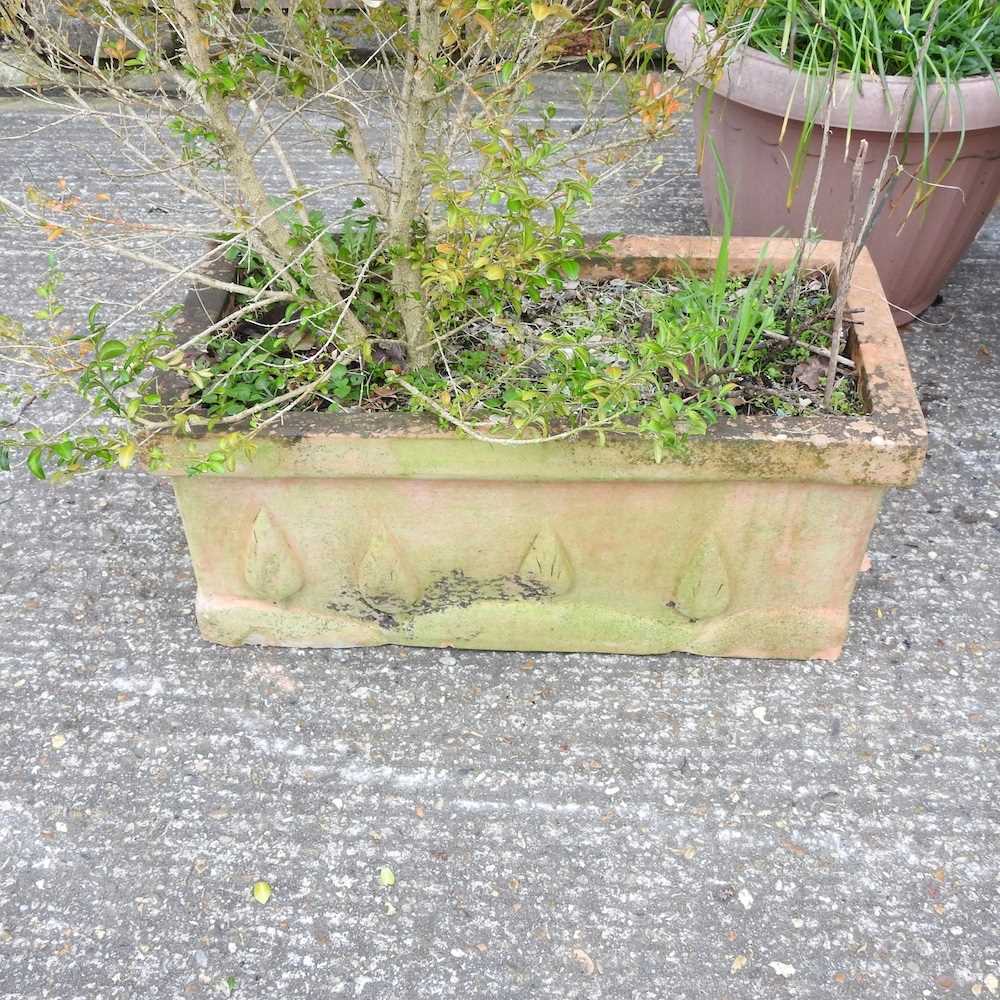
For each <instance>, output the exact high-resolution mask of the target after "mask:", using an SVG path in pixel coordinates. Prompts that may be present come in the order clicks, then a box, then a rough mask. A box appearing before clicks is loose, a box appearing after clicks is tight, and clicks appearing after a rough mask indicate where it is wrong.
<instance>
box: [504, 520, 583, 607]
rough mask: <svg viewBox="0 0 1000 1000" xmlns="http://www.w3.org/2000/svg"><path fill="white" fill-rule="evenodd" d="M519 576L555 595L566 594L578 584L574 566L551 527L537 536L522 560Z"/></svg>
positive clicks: (544, 529)
mask: <svg viewBox="0 0 1000 1000" xmlns="http://www.w3.org/2000/svg"><path fill="white" fill-rule="evenodd" d="M517 575H518V576H519V577H521V579H522V580H531V581H534V582H537V583H539V584H541V585H542V586H543V587H545V589H546V590H547V591H548V592H549V593H551V594H554V595H557V596H558V595H560V594H566V593H568V592H569V591H570V590H572V589H573V584H574V583H575V582H576V580H575V577H574V575H573V566H572V564H571V563H570V561H569V556H568V555H567V554H566V549H565V547H564V546H563V543H562V542H561V541H559V536H558V535H557V534H556V533H555V532H554V531H553V530H552V529H551V528H549V527H545V528H542V530H541V531H539V532H538V534H537V535H535V537H534V539H533V540H532V542H531V546H530V547H529V548H528V552H527V554H526V555H525V557H524V558H523V559H522V560H521V566H520V568H519V569H518V571H517Z"/></svg>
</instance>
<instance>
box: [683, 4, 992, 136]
mask: <svg viewBox="0 0 1000 1000" xmlns="http://www.w3.org/2000/svg"><path fill="white" fill-rule="evenodd" d="M717 44H718V40H717V38H716V32H715V29H714V28H713V27H712V26H711V25H709V24H707V23H706V22H705V19H704V18H703V17H702V15H701V13H700V12H699V11H698V10H696V9H695V7H694V6H692V5H691V4H690V3H686V4H684V5H683V6H682V7H679V8H678V9H677V10H676V11H675V12H674V16H673V17H672V18H671V20H670V24H669V26H668V28H667V34H666V47H667V50H668V51H669V52H670V54H671V56H673V58H674V59H675V60H676V62H677V64H678V65H679V66H680V67H681V68H682V69H683V70H685V71H686V72H689V73H691V74H692V75H693V76H694V77H695V78H696V79H698V78H699V77H701V78H704V77H705V76H706V75H707V74H706V72H705V67H706V63H707V60H708V58H709V57H710V55H711V54H712V51H713V46H715V45H717ZM819 80H820V78H818V77H812V76H809V75H808V74H806V73H803V72H802V71H801V70H797V69H794V68H792V67H790V66H788V65H786V64H785V63H783V62H782V61H781V60H780V59H776V58H775V57H774V56H772V55H769V54H768V53H766V52H762V51H761V50H759V49H755V48H752V47H751V46H749V45H740V46H739V47H738V49H737V51H736V54H735V55H734V56H733V57H732V58H731V59H730V60H729V62H728V63H727V65H726V68H725V70H724V72H723V73H722V75H721V77H720V78H719V79H718V81H717V82H716V83H715V85H714V92H715V93H716V94H718V95H720V96H721V97H724V98H727V99H728V100H732V101H738V102H739V103H740V104H744V105H746V106H747V107H751V108H755V109H756V110H758V111H764V112H766V113H768V114H771V115H776V116H777V117H779V118H782V119H783V118H785V117H786V115H787V116H788V117H789V118H791V119H794V120H797V121H805V120H807V119H808V118H809V117H814V118H815V120H816V121H817V124H820V123H821V122H822V120H823V116H824V115H825V113H826V105H825V103H824V104H823V105H822V107H821V108H820V110H818V111H816V112H814V113H813V115H812V116H810V115H809V113H808V111H807V109H808V106H809V95H808V94H807V93H806V91H807V89H809V88H808V83H809V82H810V81H812V82H819ZM859 80H860V84H861V85H860V87H859V86H858V81H859ZM910 80H911V78H910V77H907V76H887V77H886V78H885V85H884V86H883V83H882V80H881V79H880V78H879V77H878V76H872V75H871V74H862V75H861V76H860V77H855V76H853V75H852V74H849V73H840V74H838V76H837V82H836V83H835V84H834V98H833V100H834V107H833V113H832V115H831V125H833V126H834V127H835V128H842V129H851V130H853V131H858V132H886V133H890V132H892V127H893V122H894V121H895V117H896V109H897V108H898V107H899V106H900V103H901V102H902V100H903V97H904V96H905V93H906V89H907V87H908V86H909V84H910ZM927 93H928V102H927V107H928V111H929V114H928V115H927V116H925V114H924V111H923V109H922V108H917V109H916V110H915V113H914V117H913V122H912V124H911V125H910V127H909V129H908V131H909V133H910V134H911V135H913V134H917V135H922V134H923V131H924V124H925V120H926V118H929V124H930V131H931V133H934V134H938V133H960V132H962V131H965V132H972V131H976V130H979V129H990V128H1000V91H998V89H997V84H996V82H995V81H994V79H993V78H992V77H990V76H971V77H965V78H964V79H962V80H959V81H958V82H957V83H955V84H951V85H943V84H932V85H931V86H930V87H928V88H927Z"/></svg>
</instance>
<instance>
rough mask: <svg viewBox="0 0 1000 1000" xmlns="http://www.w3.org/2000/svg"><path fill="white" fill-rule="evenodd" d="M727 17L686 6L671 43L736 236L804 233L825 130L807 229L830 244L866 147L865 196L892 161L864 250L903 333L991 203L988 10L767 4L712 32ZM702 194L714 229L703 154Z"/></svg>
mask: <svg viewBox="0 0 1000 1000" xmlns="http://www.w3.org/2000/svg"><path fill="white" fill-rule="evenodd" d="M732 11H733V5H732V4H727V3H724V2H723V0H694V2H693V3H691V4H688V5H686V6H684V7H683V8H681V9H680V10H679V11H678V12H677V14H676V16H675V17H674V19H673V20H672V22H671V25H670V29H669V32H668V43H667V44H668V48H669V49H670V52H671V54H672V55H673V57H674V58H675V60H676V61H677V62H678V63H679V64H680V65H681V66H683V67H684V68H685V69H686V70H687V71H688V72H691V73H693V74H695V75H696V76H698V77H699V78H700V79H701V82H702V83H703V84H706V85H707V86H706V89H705V90H703V91H702V92H701V95H700V99H699V102H698V105H697V107H696V111H695V120H696V123H697V125H698V127H699V131H700V137H701V140H702V141H703V142H704V140H705V139H706V138H708V137H710V138H711V140H712V143H713V144H714V147H715V148H716V149H717V150H718V154H719V160H720V162H721V163H722V165H723V166H724V168H725V170H726V172H727V175H728V180H729V183H730V184H731V186H732V188H733V198H734V211H735V220H734V232H736V233H738V234H743V235H760V236H764V235H770V234H773V233H775V232H777V231H778V230H779V229H781V228H785V229H786V230H788V231H790V232H792V233H793V234H797V233H799V232H801V230H802V225H803V222H804V220H805V215H806V211H807V206H808V203H809V197H810V192H811V189H812V181H813V178H814V177H815V174H816V167H817V164H818V162H819V160H820V152H821V149H822V144H823V131H824V126H826V125H828V126H829V128H830V130H831V134H830V136H829V143H830V147H831V149H832V150H833V151H835V152H836V151H840V150H842V151H843V155H836V156H831V157H829V158H827V159H826V161H825V166H824V176H823V182H822V186H821V188H820V190H819V198H818V201H817V204H816V208H815V213H814V217H813V221H814V223H815V225H816V226H817V227H818V229H819V230H820V232H822V233H824V234H826V235H830V236H836V235H838V234H840V233H841V232H843V230H844V226H845V223H846V220H847V215H848V210H849V209H848V206H849V200H850V199H849V193H850V187H851V161H852V160H853V159H854V152H853V150H854V148H855V144H856V143H858V142H859V141H861V140H864V141H866V142H867V144H868V160H867V162H866V165H865V174H864V176H865V181H866V185H867V186H871V185H873V184H877V183H879V178H880V173H881V166H882V164H883V162H884V159H885V157H886V155H887V154H891V155H892V156H893V157H895V160H894V168H893V170H892V171H891V172H890V174H889V175H888V177H886V178H884V180H883V181H882V184H883V187H884V190H883V198H884V200H885V203H886V204H885V210H884V211H883V213H882V215H881V217H880V219H879V221H878V223H877V225H876V226H875V228H874V231H873V232H872V233H871V235H870V238H869V239H868V247H869V249H870V251H871V253H872V256H873V257H874V259H875V263H876V266H877V267H878V270H879V274H880V276H881V278H882V283H883V286H884V287H885V291H886V294H887V297H888V299H889V301H890V303H891V304H892V306H893V315H894V316H895V318H896V320H897V322H899V323H906V322H908V321H909V320H911V319H912V318H913V317H914V316H916V315H919V313H920V312H922V311H923V310H924V309H925V308H926V307H927V306H928V305H930V304H931V302H933V301H934V299H935V297H936V296H937V294H938V292H939V290H940V289H941V287H942V285H943V284H944V282H945V280H946V279H947V277H948V274H949V273H950V272H951V270H952V269H953V268H954V266H955V264H956V263H957V262H958V260H959V259H960V258H961V256H962V255H963V254H964V253H965V251H966V249H967V248H968V246H969V244H970V243H971V242H972V240H973V239H974V238H975V235H976V233H977V232H978V230H979V228H980V226H981V225H982V223H983V221H984V220H985V218H986V216H987V215H988V214H989V212H990V210H991V209H992V207H993V205H994V204H995V202H996V200H997V197H998V196H1000V77H998V75H997V71H998V70H1000V7H998V5H997V4H995V3H994V2H993V0H919V2H914V3H910V2H909V0H907V2H906V3H903V2H902V0H891V2H888V3H883V4H878V5H870V6H868V7H866V8H864V14H863V15H861V14H859V12H858V8H857V7H856V5H852V4H847V3H842V2H839V0H837V2H830V3H826V4H819V5H805V4H800V3H797V2H796V0H769V2H768V3H765V4H757V3H754V4H746V5H745V9H744V13H743V14H742V15H738V16H737V19H736V22H735V23H734V22H733V20H731V19H730V20H728V21H727V22H726V23H725V24H724V25H720V23H719V22H720V21H721V19H722V17H723V15H724V14H726V13H729V14H731V13H732ZM720 59H724V60H725V62H726V67H725V70H724V71H722V72H718V64H719V60H720ZM706 60H707V65H703V64H704V63H705V61H706ZM831 95H832V99H831ZM702 184H703V189H704V192H705V203H706V208H707V211H708V215H709V220H710V222H711V224H712V227H713V230H714V231H721V225H722V214H721V209H720V205H719V201H718V198H717V197H716V194H715V192H716V188H717V179H716V163H715V160H714V158H713V157H711V156H706V157H704V159H703V161H702Z"/></svg>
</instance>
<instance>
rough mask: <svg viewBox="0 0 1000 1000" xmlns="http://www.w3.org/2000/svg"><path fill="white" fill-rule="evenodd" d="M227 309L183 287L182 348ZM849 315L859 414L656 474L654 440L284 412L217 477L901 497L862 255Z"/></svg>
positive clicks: (756, 421)
mask: <svg viewBox="0 0 1000 1000" xmlns="http://www.w3.org/2000/svg"><path fill="white" fill-rule="evenodd" d="M798 242H799V241H798V240H793V239H778V238H775V239H762V238H758V237H733V238H732V239H731V240H730V244H729V259H730V272H731V273H733V274H739V273H744V274H746V273H752V272H754V271H755V270H757V269H758V268H759V267H760V266H761V264H762V263H766V264H768V265H770V266H772V267H775V268H782V267H786V266H788V265H789V264H790V263H791V262H792V261H793V260H794V257H795V253H796V250H797V247H798ZM720 244H721V240H720V239H718V238H716V237H705V236H693V237H679V236H627V237H620V238H618V239H616V240H614V241H613V242H612V244H611V250H610V253H609V254H607V255H605V256H603V257H601V258H595V259H594V260H592V261H591V262H589V264H587V265H586V266H585V268H584V270H583V276H585V277H588V278H592V279H611V278H614V277H623V276H624V277H629V278H632V279H633V280H637V281H642V280H645V279H648V278H649V277H652V276H653V275H655V274H666V273H670V272H671V271H674V270H677V269H678V268H682V267H683V268H690V269H692V270H694V271H695V272H696V273H710V272H711V271H712V269H713V268H714V266H715V262H716V260H717V258H718V254H719V248H720ZM840 254H841V245H840V244H839V243H835V242H832V241H823V242H820V243H818V244H816V245H815V246H814V248H813V249H812V250H811V251H810V252H809V253H808V254H807V256H806V257H805V259H804V260H803V263H802V266H803V268H816V267H822V268H828V269H829V270H830V271H831V273H832V274H833V276H834V281H835V280H836V271H837V267H838V265H839V261H840ZM233 270H234V265H233V264H231V263H230V262H229V261H227V260H225V258H224V257H223V258H217V259H216V260H214V261H212V262H211V263H209V264H208V265H206V267H205V271H206V273H209V274H211V275H212V276H214V277H217V278H227V277H230V276H231V275H232V272H233ZM228 299H229V293H228V292H225V291H220V290H218V289H216V288H211V287H208V288H206V287H202V288H197V289H192V290H191V291H190V292H189V293H188V296H187V299H186V300H185V303H184V308H183V310H182V312H181V314H180V316H179V318H178V320H177V322H176V323H175V334H176V335H177V338H178V340H186V339H188V338H189V337H191V336H194V335H197V334H198V333H199V331H201V330H204V329H205V328H206V327H207V326H209V325H211V324H212V323H214V322H216V321H217V320H218V319H219V318H221V316H222V314H223V312H224V310H225V308H226V305H227V302H228ZM847 304H848V308H850V309H852V310H858V311H859V313H861V314H862V315H861V316H860V317H859V319H860V320H861V322H859V323H858V325H856V326H855V329H854V334H853V336H852V337H851V340H850V343H851V348H852V355H853V360H854V363H855V366H856V368H857V371H858V376H859V380H860V384H859V389H860V392H861V396H862V398H863V399H864V400H865V401H866V403H867V405H868V412H866V413H864V414H861V415H858V416H853V417H845V416H836V415H830V414H817V415H816V416H803V417H794V418H793V417H777V416H766V415H760V416H740V417H737V418H735V419H729V418H722V419H720V421H719V423H718V424H716V425H715V426H713V427H711V428H710V429H709V431H708V433H707V434H706V435H705V436H704V437H696V438H691V439H689V441H688V446H687V449H686V452H685V453H684V454H682V455H670V454H668V455H667V456H666V457H665V458H664V460H663V461H662V462H660V463H659V464H657V463H655V462H654V461H653V458H652V444H651V442H650V441H649V440H647V439H645V438H642V437H639V436H638V435H633V434H624V433H614V432H608V433H607V434H606V435H605V438H606V443H605V444H602V443H601V442H600V441H599V440H598V435H597V434H596V433H595V432H585V433H581V435H580V436H579V437H577V438H570V439H568V440H561V441H551V442H543V443H538V444H527V445H525V446H522V447H513V446H510V445H501V444H491V443H487V442H484V441H481V440H476V439H472V438H468V437H463V436H462V435H460V434H458V433H457V432H455V431H453V430H450V429H443V428H442V427H440V426H439V423H438V421H437V420H435V419H434V418H433V417H431V416H427V415H413V414H407V413H360V412H359V413H352V412H347V413H328V412H322V413H313V412H309V413H304V412H299V413H295V412H292V413H290V414H287V415H286V417H285V418H284V420H283V421H282V422H281V423H280V424H277V425H271V426H269V427H267V428H265V429H264V431H263V432H260V433H259V434H258V436H257V437H256V438H255V440H256V441H257V454H256V455H255V457H254V459H253V461H251V462H249V463H246V464H245V465H244V466H240V467H237V469H236V471H235V472H224V473H220V475H225V476H229V477H236V478H273V477H280V478H299V477H315V476H325V477H331V478H344V477H361V478H371V477H389V478H416V479H480V480H484V479H485V480H509V479H511V478H514V479H519V480H529V481H550V482H551V481H566V482H569V481H604V482H607V481H620V480H628V481H646V482H657V481H669V480H687V481H704V480H751V481H752V480H786V481H787V480H793V481H799V482H827V483H836V484H841V485H878V486H906V485H910V484H911V483H913V482H914V481H915V479H916V477H917V474H918V473H919V470H920V466H921V465H922V463H923V459H924V454H925V452H926V445H927V429H926V425H925V423H924V419H923V414H922V413H921V410H920V404H919V402H918V401H917V397H916V392H915V389H914V386H913V381H912V378H911V376H910V370H909V366H908V364H907V361H906V354H905V352H904V350H903V344H902V341H901V339H900V337H899V333H898V331H897V330H896V325H895V323H894V322H893V319H892V314H891V312H890V309H889V306H888V304H887V303H886V300H885V294H884V292H883V291H882V285H881V282H880V281H879V278H878V274H877V273H876V270H875V265H874V263H873V262H872V259H871V256H870V255H869V253H868V251H867V250H865V251H863V252H862V254H861V256H860V258H859V259H858V262H857V265H856V267H855V270H854V276H853V280H852V284H851V290H850V293H849V295H848V303H847ZM170 393H171V388H170V386H168V385H164V387H163V395H164V396H165V397H167V396H169V395H170ZM246 429H247V428H246V426H245V425H241V424H239V423H236V424H233V425H229V426H227V427H226V428H225V429H224V430H222V431H213V432H205V431H203V430H199V431H197V432H196V433H195V434H194V435H193V440H194V446H195V450H196V451H198V452H202V451H204V452H208V451H211V450H212V449H213V441H214V440H216V439H217V438H218V437H219V436H220V434H221V433H224V432H228V431H233V430H246ZM155 444H156V445H157V446H158V447H159V448H160V449H161V450H162V452H163V453H164V454H165V455H166V457H167V459H168V464H167V465H166V466H165V467H163V468H160V469H157V470H156V471H157V472H158V473H159V474H162V475H165V476H168V477H184V476H186V471H185V470H186V466H187V465H188V464H189V462H190V461H191V451H190V448H191V444H192V438H180V437H176V436H174V435H172V434H169V433H163V434H162V435H158V436H157V438H156V441H155ZM300 444H301V445H308V447H299V445H300ZM404 444H405V449H404ZM403 450H405V452H406V454H403ZM416 452H419V453H420V454H421V455H422V456H423V458H422V460H420V461H419V462H414V454H415V453H416ZM204 475H214V474H212V473H204Z"/></svg>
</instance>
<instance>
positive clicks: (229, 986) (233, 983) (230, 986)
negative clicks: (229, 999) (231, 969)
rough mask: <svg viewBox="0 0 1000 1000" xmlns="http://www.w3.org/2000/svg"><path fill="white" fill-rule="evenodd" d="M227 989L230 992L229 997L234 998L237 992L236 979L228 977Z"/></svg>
mask: <svg viewBox="0 0 1000 1000" xmlns="http://www.w3.org/2000/svg"><path fill="white" fill-rule="evenodd" d="M226 989H228V990H229V995H230V996H232V995H233V994H234V993H235V992H236V977H235V976H226Z"/></svg>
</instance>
